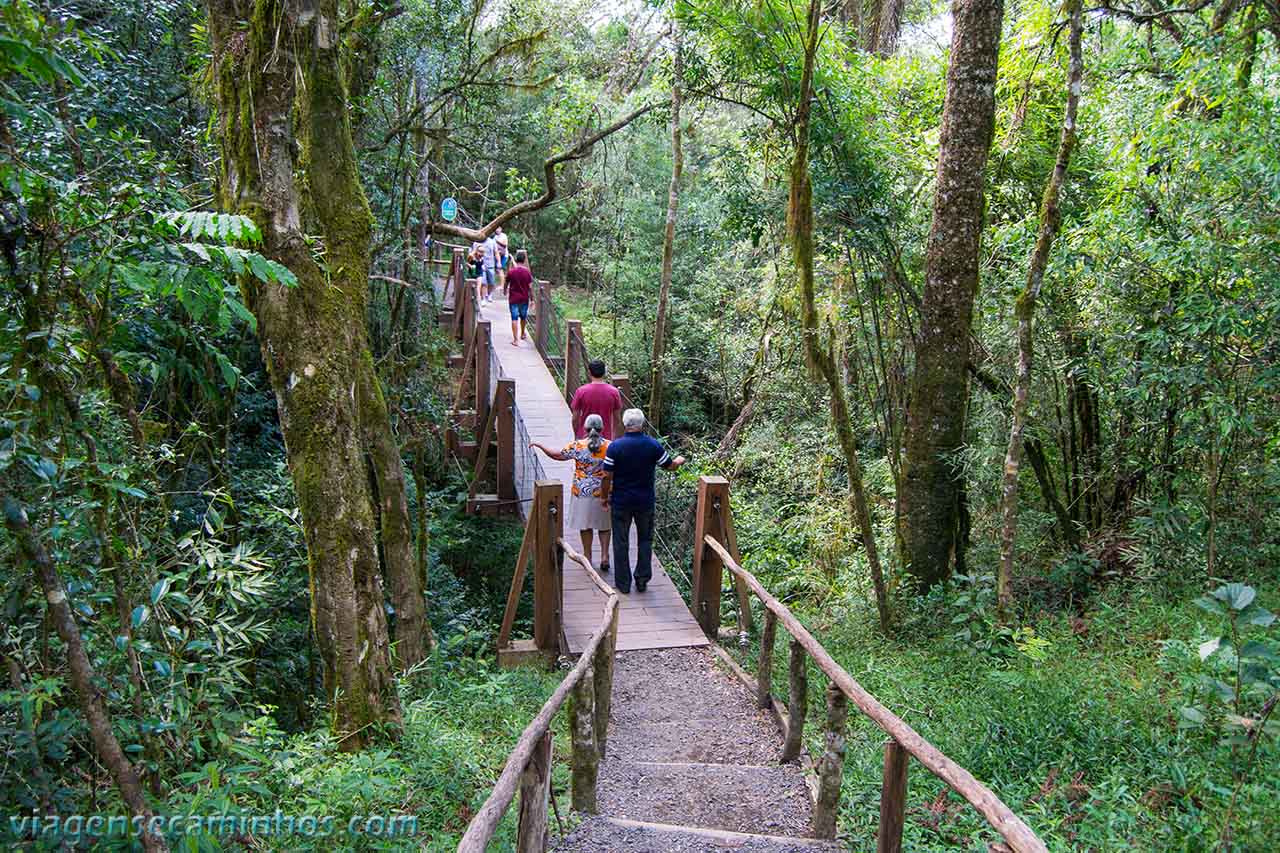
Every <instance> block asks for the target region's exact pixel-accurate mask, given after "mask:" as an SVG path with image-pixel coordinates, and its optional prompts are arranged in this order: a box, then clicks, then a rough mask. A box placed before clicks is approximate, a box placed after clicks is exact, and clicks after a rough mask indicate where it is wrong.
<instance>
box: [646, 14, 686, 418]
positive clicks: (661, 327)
mask: <svg viewBox="0 0 1280 853" xmlns="http://www.w3.org/2000/svg"><path fill="white" fill-rule="evenodd" d="M672 37H673V39H674V41H675V63H674V67H673V69H672V72H671V187H670V189H669V190H668V191H667V225H666V231H665V232H664V234H663V238H662V280H661V283H660V284H659V285H658V316H657V319H656V320H655V321H654V324H653V358H652V359H651V364H652V368H651V370H652V372H651V374H650V377H649V422H650V423H652V424H653V428H654V429H655V430H661V429H662V392H663V375H662V359H663V357H664V356H665V354H666V348H667V324H668V322H669V321H668V319H667V313H668V311H669V306H670V302H671V264H672V258H673V256H674V255H675V246H676V215H677V213H678V212H679V210H680V174H681V172H683V171H684V150H683V149H682V148H681V145H680V96H681V91H680V90H681V88H682V86H683V81H682V77H683V76H684V44H683V41H682V38H681V35H680V25H679V24H678V23H677V24H675V25H674V27H673V30H672Z"/></svg>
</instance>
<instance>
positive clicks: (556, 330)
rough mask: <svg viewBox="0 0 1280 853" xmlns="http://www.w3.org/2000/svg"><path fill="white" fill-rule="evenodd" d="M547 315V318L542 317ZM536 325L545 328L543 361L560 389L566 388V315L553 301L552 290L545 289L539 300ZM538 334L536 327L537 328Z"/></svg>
mask: <svg viewBox="0 0 1280 853" xmlns="http://www.w3.org/2000/svg"><path fill="white" fill-rule="evenodd" d="M538 284H539V287H545V283H544V282H539V283H538ZM543 314H546V316H545V317H544V316H542V315H543ZM534 323H535V324H542V325H544V326H545V338H544V339H545V340H546V351H545V352H543V353H542V356H543V360H544V361H545V362H546V363H547V367H548V368H550V370H551V372H552V373H553V374H555V377H556V379H557V380H559V382H560V387H561V388H563V387H564V379H565V377H564V335H565V331H564V330H565V325H566V324H565V320H564V314H563V313H562V312H561V311H560V308H559V307H558V306H557V305H556V304H555V302H553V301H552V300H551V289H550V287H545V289H544V290H543V298H542V299H541V300H539V309H538V311H537V312H536V313H535V317H534ZM535 333H536V326H535Z"/></svg>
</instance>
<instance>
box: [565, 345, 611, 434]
mask: <svg viewBox="0 0 1280 853" xmlns="http://www.w3.org/2000/svg"><path fill="white" fill-rule="evenodd" d="M587 372H588V373H589V374H591V381H590V382H588V383H587V384H586V385H583V386H581V387H579V388H578V390H577V391H575V392H574V393H573V402H571V403H570V404H569V409H570V411H572V412H573V434H574V436H575V437H577V438H586V435H587V431H586V429H585V428H583V425H582V424H583V421H585V420H586V419H587V415H599V416H600V417H601V419H603V420H604V437H605V438H607V439H612V438H613V416H614V414H615V413H616V412H621V411H622V395H621V394H620V393H618V389H617V388H614V387H613V386H612V385H610V384H609V383H608V382H607V381H606V380H605V378H604V362H603V361H601V360H600V359H596V360H594V361H592V362H590V363H589V364H588V365H587Z"/></svg>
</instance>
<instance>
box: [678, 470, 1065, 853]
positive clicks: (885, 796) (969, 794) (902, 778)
mask: <svg viewBox="0 0 1280 853" xmlns="http://www.w3.org/2000/svg"><path fill="white" fill-rule="evenodd" d="M697 512H698V516H697V533H696V542H697V543H698V545H699V547H697V548H695V550H694V554H693V586H694V591H693V609H694V615H695V616H697V618H698V621H699V622H700V623H701V624H702V627H703V630H705V631H706V632H707V634H708V636H709V637H711V639H712V640H713V641H714V640H715V639H716V636H717V633H718V630H719V625H720V589H721V583H722V581H723V570H724V569H728V570H729V571H730V572H731V573H732V574H733V575H734V576H735V577H736V578H738V579H740V580H741V581H742V582H743V583H745V585H746V586H747V588H748V589H749V590H750V591H751V592H752V593H753V594H754V595H755V596H756V598H758V599H760V602H761V603H762V604H763V605H764V608H765V621H764V625H763V626H762V628H761V632H760V656H759V658H758V660H759V662H760V665H759V672H758V673H757V675H756V682H755V684H754V685H752V686H753V687H754V688H755V693H756V699H757V702H758V704H759V705H760V707H761V708H771V707H775V704H774V702H775V700H774V698H773V696H772V684H771V682H772V675H773V672H772V670H773V667H772V662H773V648H774V643H775V638H776V634H777V626H778V623H781V624H782V626H783V627H784V628H785V629H786V631H787V632H788V633H789V634H790V635H791V657H790V661H789V670H788V671H789V681H790V684H789V689H788V700H787V710H786V713H785V715H784V714H782V713H779V717H780V718H782V719H783V720H784V724H785V742H784V745H783V755H782V760H783V761H784V762H785V761H794V760H796V759H797V758H798V757H799V755H800V752H801V748H802V736H803V730H804V721H805V716H806V714H807V712H808V708H807V703H808V666H807V661H806V658H805V656H806V655H808V658H809V659H811V660H812V661H813V663H814V665H816V666H817V668H818V669H819V670H820V671H821V672H822V673H823V674H824V675H825V676H826V677H827V679H828V687H827V720H826V729H825V733H824V734H825V736H824V744H825V748H824V750H823V753H822V755H821V757H820V758H819V759H818V761H817V765H816V768H815V769H816V772H817V776H818V794H817V797H816V802H815V805H814V812H813V834H814V835H815V836H817V837H819V838H834V837H835V827H836V813H837V809H838V807H839V802H840V782H841V779H842V777H843V774H844V758H845V722H846V720H847V717H848V701H849V700H852V701H853V704H854V705H855V706H857V708H858V710H859V711H861V712H862V713H863V714H864V715H865V716H867V717H868V718H870V720H871V721H872V722H873V723H875V724H876V725H877V726H879V727H880V728H881V729H883V730H884V731H885V733H886V734H888V735H889V740H887V741H886V742H885V748H884V776H883V781H882V786H881V789H880V828H879V832H878V833H877V850H878V851H879V853H897V851H900V850H901V849H902V827H903V819H904V813H905V806H906V792H907V765H908V763H909V759H910V758H915V759H916V760H917V761H918V762H920V763H921V764H922V765H924V767H925V769H926V770H928V771H929V772H930V773H932V774H933V775H934V776H937V777H938V778H939V779H941V780H942V781H943V782H944V783H946V785H947V786H948V787H949V788H951V790H953V791H955V792H956V793H957V794H959V795H960V796H961V797H964V799H965V800H966V801H968V803H969V804H970V805H972V806H973V807H974V808H975V809H976V810H977V811H978V813H979V814H981V815H982V816H983V817H984V818H985V819H986V821H987V823H988V824H990V825H991V827H992V828H993V829H995V831H996V832H998V833H999V834H1000V836H1001V838H1003V839H1004V842H1005V844H1007V845H1008V846H1009V848H1010V849H1011V850H1013V851H1015V853H1040V851H1044V850H1045V849H1046V848H1045V845H1044V842H1042V841H1041V840H1040V839H1039V837H1037V836H1036V834H1035V833H1034V832H1032V831H1031V829H1030V827H1028V826H1027V825H1026V824H1025V823H1023V821H1022V819H1021V818H1019V817H1018V816H1017V815H1016V814H1014V813H1013V812H1012V811H1011V810H1010V809H1009V807H1008V806H1006V805H1005V804H1004V803H1003V802H1001V800H1000V798H999V797H997V796H996V795H995V794H993V793H992V792H991V790H990V789H988V788H987V787H986V786H985V785H983V784H982V783H981V782H979V781H978V780H977V779H975V778H974V777H973V775H972V774H971V773H969V771H967V770H965V769H964V768H963V767H961V766H960V765H958V764H956V763H955V762H954V761H952V760H951V759H950V758H947V756H946V755H944V754H943V753H942V752H941V751H939V750H938V749H937V747H935V746H933V745H932V744H931V743H929V742H928V741H927V740H925V739H924V738H923V737H921V736H920V735H919V734H918V733H917V732H916V731H915V729H913V728H911V726H909V725H907V723H906V722H904V721H903V720H902V719H901V718H899V717H898V716H896V715H895V714H894V713H893V712H892V711H890V710H889V709H887V708H886V707H884V705H882V704H880V702H879V701H878V700H877V699H876V698H875V697H874V696H872V695H871V694H870V693H868V692H867V691H866V689H865V688H863V687H862V685H860V684H859V683H858V682H857V681H856V680H854V678H853V676H851V675H849V673H848V672H847V671H846V670H845V669H844V667H842V666H840V664H838V663H836V661H835V659H834V658H832V657H831V655H830V653H828V652H827V650H826V649H825V648H823V646H822V643H820V642H818V640H817V639H815V638H814V636H813V635H812V634H810V633H809V631H808V629H807V628H805V627H804V625H803V624H802V623H801V622H800V620H799V619H797V618H796V617H795V616H794V615H793V614H792V613H791V611H790V610H789V609H788V608H787V606H786V605H785V604H783V603H782V602H781V601H779V600H778V599H777V598H775V597H774V596H773V595H771V594H770V593H769V591H768V590H766V589H765V588H764V586H762V585H761V583H760V581H758V580H757V579H756V577H755V576H754V575H752V574H751V573H750V572H748V571H747V570H746V569H744V568H742V566H741V565H740V563H739V557H738V555H737V543H736V537H735V536H734V533H733V522H732V516H731V515H730V514H729V481H728V480H725V479H724V478H723V477H705V476H704V477H701V478H700V479H699V481H698V509H697ZM726 543H729V544H728V545H726ZM779 710H780V709H779Z"/></svg>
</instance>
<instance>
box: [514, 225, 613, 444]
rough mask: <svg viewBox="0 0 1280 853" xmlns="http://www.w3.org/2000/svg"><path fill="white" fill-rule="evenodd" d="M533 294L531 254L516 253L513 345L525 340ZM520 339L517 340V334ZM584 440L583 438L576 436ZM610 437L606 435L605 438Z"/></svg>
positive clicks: (518, 251)
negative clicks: (526, 324) (530, 268)
mask: <svg viewBox="0 0 1280 853" xmlns="http://www.w3.org/2000/svg"><path fill="white" fill-rule="evenodd" d="M532 292H533V273H531V272H529V254H528V252H526V251H525V250H524V249H519V250H517V251H516V265H515V266H514V267H512V268H511V272H509V273H507V307H508V308H509V309H511V345H512V346H513V347H518V346H520V341H523V340H524V339H525V323H526V322H527V321H528V320H529V295H530V294H531V293H532ZM517 331H518V332H519V333H520V337H519V339H518V340H517V339H516V332H517ZM576 437H577V438H582V437H583V436H581V435H579V436H576ZM605 437H606V438H608V437H609V436H608V435H607V434H606V436H605Z"/></svg>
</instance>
